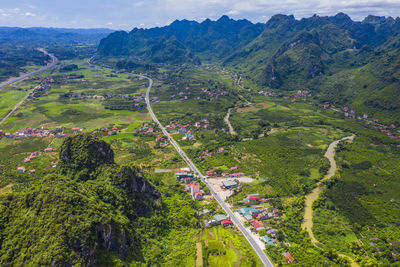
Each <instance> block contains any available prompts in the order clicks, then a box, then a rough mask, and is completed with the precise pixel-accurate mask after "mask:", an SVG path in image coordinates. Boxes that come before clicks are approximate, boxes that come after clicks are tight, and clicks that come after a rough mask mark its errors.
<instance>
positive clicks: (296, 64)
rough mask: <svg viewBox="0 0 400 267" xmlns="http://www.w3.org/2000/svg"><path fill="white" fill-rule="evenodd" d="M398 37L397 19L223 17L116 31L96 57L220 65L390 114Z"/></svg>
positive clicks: (266, 83) (399, 66)
mask: <svg viewBox="0 0 400 267" xmlns="http://www.w3.org/2000/svg"><path fill="white" fill-rule="evenodd" d="M399 33H400V18H398V17H397V18H392V17H380V16H373V15H370V16H368V17H366V18H365V19H364V20H362V21H353V20H352V19H351V18H350V17H349V16H348V15H346V14H344V13H338V14H337V15H335V16H317V15H314V16H312V17H309V18H302V19H300V20H297V19H295V18H294V16H287V15H281V14H278V15H274V16H272V17H271V18H270V19H269V20H268V21H267V22H266V23H265V24H263V23H257V24H254V23H252V22H250V21H248V20H233V19H230V18H229V17H227V16H222V17H221V18H220V19H218V20H216V21H211V20H209V19H207V20H205V21H203V22H201V23H198V22H196V21H188V20H182V21H174V22H173V23H172V24H170V25H168V26H165V27H161V28H152V29H137V28H135V29H133V30H132V31H131V32H129V33H127V32H123V31H118V32H114V33H112V34H110V35H109V36H108V37H106V38H104V39H102V40H101V42H100V44H99V46H98V55H99V56H122V57H127V56H129V57H131V58H137V59H140V60H144V61H147V62H152V63H160V62H163V63H168V64H183V63H188V64H200V63H201V62H207V63H213V64H220V65H222V66H226V67H229V68H231V69H234V70H236V71H237V72H239V73H241V74H242V75H243V76H244V77H245V78H246V79H247V80H252V81H253V82H254V84H256V85H258V86H259V87H264V88H265V87H266V88H270V89H278V90H299V89H310V90H313V91H317V92H321V93H324V96H325V97H326V99H327V100H331V101H333V102H334V103H340V104H349V105H353V106H354V107H356V108H359V109H361V110H364V111H365V112H371V113H385V112H387V111H393V110H397V109H398V108H400V101H397V99H395V98H393V97H392V96H393V95H396V94H397V93H398V90H399V89H398V88H399V86H398V83H399V79H400V59H399V56H398V55H399V53H398V52H399V47H400V38H399ZM388 115H389V114H385V116H388ZM390 116H392V117H393V116H395V119H396V120H398V121H400V117H399V118H397V117H396V116H397V115H393V114H392V115H390Z"/></svg>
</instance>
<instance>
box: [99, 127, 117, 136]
mask: <svg viewBox="0 0 400 267" xmlns="http://www.w3.org/2000/svg"><path fill="white" fill-rule="evenodd" d="M100 130H101V131H103V132H105V133H107V135H108V136H111V135H116V134H117V133H118V132H119V129H118V127H115V126H114V127H112V128H111V129H109V128H107V127H102V128H101V129H100Z"/></svg>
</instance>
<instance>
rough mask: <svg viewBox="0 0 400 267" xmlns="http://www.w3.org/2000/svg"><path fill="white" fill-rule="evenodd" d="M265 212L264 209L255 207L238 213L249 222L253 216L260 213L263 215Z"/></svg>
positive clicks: (246, 208) (239, 210) (242, 209)
mask: <svg viewBox="0 0 400 267" xmlns="http://www.w3.org/2000/svg"><path fill="white" fill-rule="evenodd" d="M263 211H264V209H262V208H259V209H256V208H254V207H245V208H241V209H238V210H237V212H238V213H239V214H240V215H242V216H243V217H244V218H245V219H246V220H248V221H250V220H252V219H253V214H254V215H257V214H259V213H262V212H263Z"/></svg>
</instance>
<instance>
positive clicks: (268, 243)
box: [262, 235, 275, 247]
mask: <svg viewBox="0 0 400 267" xmlns="http://www.w3.org/2000/svg"><path fill="white" fill-rule="evenodd" d="M262 238H263V239H264V242H265V243H266V244H267V245H270V246H273V247H275V243H274V241H273V240H272V238H271V237H269V236H267V235H264V236H263V237H262Z"/></svg>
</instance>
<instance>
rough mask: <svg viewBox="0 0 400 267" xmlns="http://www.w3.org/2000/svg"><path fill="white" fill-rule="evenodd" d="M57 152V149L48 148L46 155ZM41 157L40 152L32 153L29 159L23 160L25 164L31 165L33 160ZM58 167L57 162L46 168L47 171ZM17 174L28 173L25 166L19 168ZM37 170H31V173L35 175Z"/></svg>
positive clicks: (45, 150)
mask: <svg viewBox="0 0 400 267" xmlns="http://www.w3.org/2000/svg"><path fill="white" fill-rule="evenodd" d="M56 151H57V150H56V149H55V148H51V147H47V148H45V149H44V152H45V153H51V152H56ZM38 157H39V152H32V153H31V154H30V155H29V156H28V157H26V158H25V159H24V160H23V163H25V164H28V163H31V161H32V160H34V159H37V158H38ZM56 166H57V162H52V163H51V165H48V166H46V167H45V169H50V168H54V167H56ZM17 172H19V173H24V172H26V167H25V166H19V167H17ZM35 172H36V170H35V169H30V170H29V173H35Z"/></svg>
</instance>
